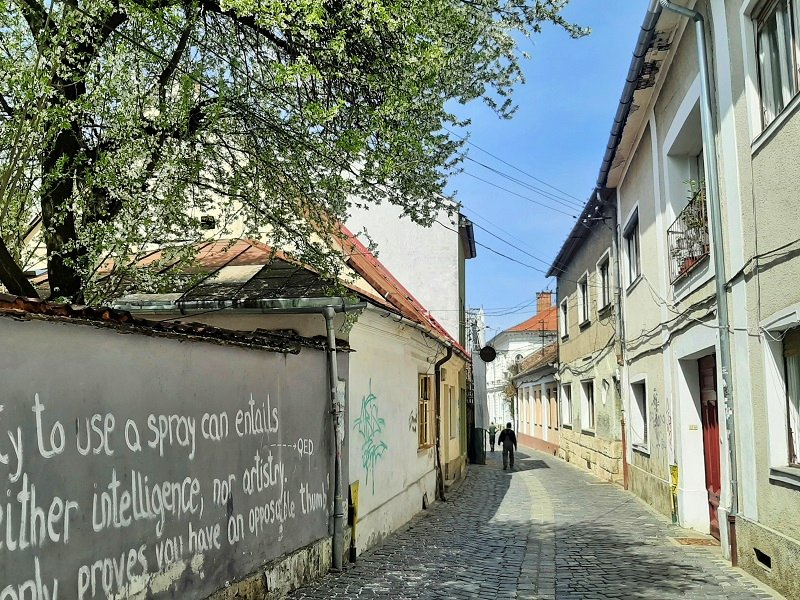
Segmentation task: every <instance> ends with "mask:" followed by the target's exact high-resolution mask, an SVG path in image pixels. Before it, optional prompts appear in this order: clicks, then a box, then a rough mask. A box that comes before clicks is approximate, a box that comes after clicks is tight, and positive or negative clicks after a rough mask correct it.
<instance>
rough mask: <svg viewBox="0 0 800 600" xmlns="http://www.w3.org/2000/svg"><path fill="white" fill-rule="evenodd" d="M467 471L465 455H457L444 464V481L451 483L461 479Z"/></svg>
mask: <svg viewBox="0 0 800 600" xmlns="http://www.w3.org/2000/svg"><path fill="white" fill-rule="evenodd" d="M466 471H467V457H466V455H464V456H459V457H456V458H454V459H453V460H451V461H450V462H448V463H445V465H444V478H445V482H446V483H453V482H454V481H456V480H458V479H461V478H462V477H463V476H464V474H465V473H466Z"/></svg>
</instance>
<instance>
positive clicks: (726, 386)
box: [659, 0, 739, 566]
mask: <svg viewBox="0 0 800 600" xmlns="http://www.w3.org/2000/svg"><path fill="white" fill-rule="evenodd" d="M659 3H660V4H661V6H663V7H664V8H665V9H667V10H670V11H672V12H675V13H678V14H679V15H682V16H684V17H687V18H689V19H691V20H692V21H694V25H695V31H696V36H695V37H696V38H697V60H698V66H699V68H700V118H701V122H702V129H703V159H704V161H705V168H706V197H707V199H708V204H709V208H710V209H711V210H710V212H711V244H712V247H713V248H714V284H715V288H716V297H717V326H718V328H719V350H720V352H719V354H720V368H721V371H722V395H723V398H724V406H725V428H726V430H727V434H728V455H729V461H730V469H731V473H730V479H731V506H730V510H729V512H728V541H729V543H730V555H731V556H730V557H731V564H732V565H733V566H736V564H737V562H738V557H737V548H736V517H737V514H738V512H739V482H738V467H737V463H736V421H735V414H734V409H735V407H734V398H733V375H732V373H731V369H732V360H731V340H730V318H729V316H728V294H727V288H726V279H725V246H724V241H723V237H722V235H723V234H722V209H721V207H720V194H719V171H718V165H717V141H716V132H715V130H714V121H713V114H712V110H711V108H712V102H711V76H710V74H709V69H708V49H707V48H706V31H705V20H704V19H703V15H701V14H700V13H699V12H697V11H696V10H691V9H688V8H686V7H683V6H679V5H677V4H674V3H673V2H670V1H669V0H659Z"/></svg>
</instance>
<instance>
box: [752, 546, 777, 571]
mask: <svg viewBox="0 0 800 600" xmlns="http://www.w3.org/2000/svg"><path fill="white" fill-rule="evenodd" d="M753 553H754V554H755V555H756V562H757V563H758V564H759V565H761V566H762V567H764V568H765V569H767V570H769V571H771V570H772V557H771V556H770V555H769V554H767V553H765V552H762V551H761V550H759V549H758V548H753Z"/></svg>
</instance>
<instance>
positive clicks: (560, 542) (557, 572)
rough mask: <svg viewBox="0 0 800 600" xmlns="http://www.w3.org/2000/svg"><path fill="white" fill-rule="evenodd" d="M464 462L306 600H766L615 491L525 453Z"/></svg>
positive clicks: (715, 553) (712, 554)
mask: <svg viewBox="0 0 800 600" xmlns="http://www.w3.org/2000/svg"><path fill="white" fill-rule="evenodd" d="M487 456H488V457H489V458H488V460H487V462H488V464H487V465H486V466H476V465H472V466H470V469H469V475H468V476H467V478H466V481H465V482H464V483H463V485H461V487H460V489H458V490H456V491H454V492H452V493H451V494H450V497H449V498H448V502H446V503H441V502H440V503H436V504H435V505H434V506H433V507H431V508H430V509H429V510H427V511H423V512H421V513H420V514H419V515H418V516H417V517H416V518H415V519H414V520H413V521H412V522H411V523H410V524H409V525H408V526H407V527H405V528H403V529H402V530H401V531H399V532H397V533H396V534H395V535H393V536H392V537H391V538H389V539H388V540H387V541H386V542H385V543H384V544H383V545H381V546H379V547H377V548H375V549H373V550H372V551H370V552H367V553H365V554H363V555H361V556H360V557H359V559H358V561H357V563H356V564H355V565H351V566H349V567H348V568H347V569H346V570H345V571H344V572H343V573H341V574H335V575H329V576H327V577H326V578H325V579H324V580H322V581H321V582H319V583H317V584H316V585H313V586H309V587H306V588H303V589H300V590H298V591H297V592H295V593H294V595H293V596H292V597H293V598H297V599H304V598H315V599H321V598H481V599H488V598H491V599H494V598H498V599H501V598H502V599H506V598H509V599H510V598H517V599H523V598H531V599H532V598H541V599H552V598H559V599H562V598H563V599H566V598H586V599H590V598H598V599H602V598H657V599H659V600H667V599H669V598H728V599H745V598H775V597H777V596H774V595H772V594H770V593H769V592H767V591H765V588H763V587H760V586H759V585H758V584H757V583H755V582H754V580H752V579H751V578H750V577H748V576H747V575H745V574H744V573H743V572H742V571H739V570H737V569H733V568H731V567H730V566H729V565H728V564H727V563H726V561H725V560H724V559H723V558H722V555H721V553H720V549H719V547H711V548H709V547H702V546H680V545H678V544H677V543H676V542H674V541H673V540H672V539H671V538H676V537H695V538H696V537H702V536H698V535H697V534H692V533H691V532H687V531H685V530H683V529H680V528H678V527H675V526H673V525H671V524H670V523H669V522H668V521H667V520H666V519H663V518H661V517H659V516H657V515H655V514H654V513H653V512H651V511H650V510H649V509H648V508H647V507H645V506H644V505H643V504H642V503H641V502H640V501H639V500H638V499H636V498H634V497H633V496H632V495H630V494H628V493H626V492H624V491H623V490H621V489H620V488H619V487H617V486H614V485H609V484H603V483H600V482H599V481H598V480H596V479H594V478H593V477H592V476H590V475H588V474H586V473H584V472H582V471H580V470H578V469H577V468H575V467H573V466H571V465H569V464H567V463H564V462H563V461H561V460H559V459H556V458H553V457H551V456H547V455H544V454H539V453H536V452H534V451H531V450H527V449H525V450H523V451H522V452H519V453H518V454H517V465H516V469H517V470H515V471H514V472H512V473H507V472H505V471H503V470H502V467H501V463H500V453H499V452H495V453H494V454H491V453H488V452H487Z"/></svg>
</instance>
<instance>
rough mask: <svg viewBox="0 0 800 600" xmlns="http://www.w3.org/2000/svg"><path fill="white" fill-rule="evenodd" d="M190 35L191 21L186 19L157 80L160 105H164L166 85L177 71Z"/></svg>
mask: <svg viewBox="0 0 800 600" xmlns="http://www.w3.org/2000/svg"><path fill="white" fill-rule="evenodd" d="M191 33H192V21H191V20H189V19H187V21H186V26H185V27H184V28H183V32H182V33H181V38H180V39H179V40H178V45H177V46H175V51H174V52H173V53H172V56H171V57H170V60H169V63H168V64H167V66H166V67H164V70H163V71H162V72H161V76H160V77H159V78H158V101H159V103H160V104H164V103H165V102H166V96H167V85H168V84H169V81H170V79H172V76H173V75H174V74H175V71H177V70H178V65H179V64H180V60H181V56H182V55H183V53H184V51H185V50H186V46H187V44H188V43H189V36H190V35H191Z"/></svg>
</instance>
